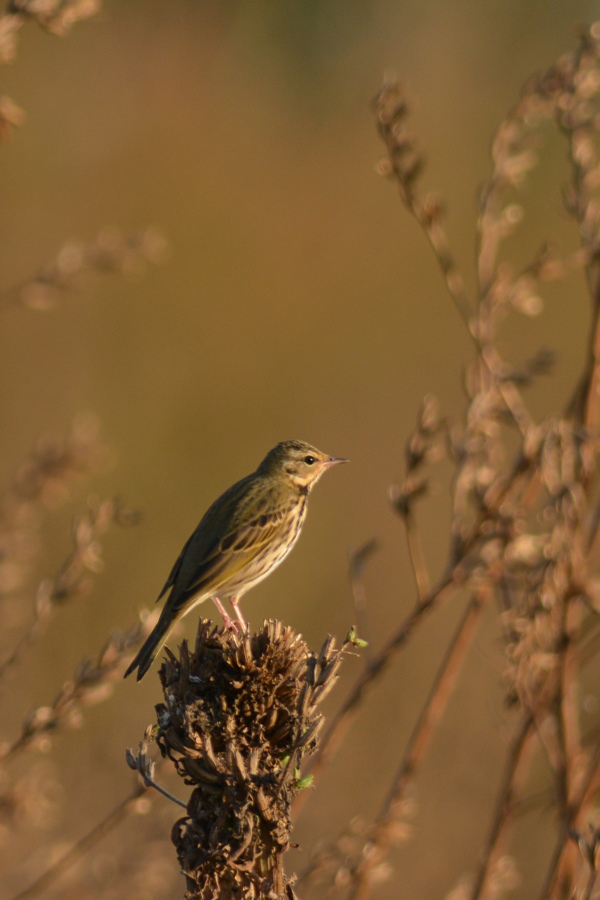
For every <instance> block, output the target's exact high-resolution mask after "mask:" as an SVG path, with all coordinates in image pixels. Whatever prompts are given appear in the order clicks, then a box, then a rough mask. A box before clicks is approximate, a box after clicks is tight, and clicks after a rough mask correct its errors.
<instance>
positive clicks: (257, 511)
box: [161, 486, 289, 613]
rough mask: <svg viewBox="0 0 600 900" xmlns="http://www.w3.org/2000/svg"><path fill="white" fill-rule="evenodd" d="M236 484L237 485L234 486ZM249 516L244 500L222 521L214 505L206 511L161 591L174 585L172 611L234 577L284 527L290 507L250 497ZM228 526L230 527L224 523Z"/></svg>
mask: <svg viewBox="0 0 600 900" xmlns="http://www.w3.org/2000/svg"><path fill="white" fill-rule="evenodd" d="M236 487H237V486H236ZM251 502H252V518H251V519H250V520H248V517H247V515H245V511H244V504H243V501H242V502H241V504H240V508H239V509H238V510H236V512H237V513H238V514H237V515H235V516H233V517H231V518H230V519H229V520H228V522H227V523H226V524H225V523H222V527H221V528H220V529H219V528H218V527H215V526H218V524H219V523H218V522H217V521H215V520H216V518H217V515H218V509H217V510H216V513H213V508H212V507H211V509H210V510H209V511H208V512H207V513H206V515H205V517H204V519H203V520H202V521H201V522H200V525H199V526H198V528H197V529H196V531H195V532H194V533H193V534H192V536H191V537H190V539H189V540H188V542H187V544H186V545H185V547H184V548H183V550H182V551H181V553H180V555H179V558H178V559H177V562H176V563H175V565H174V567H173V570H172V572H171V574H170V575H169V578H168V579H167V583H166V584H165V587H164V588H163V591H162V593H161V596H162V594H164V593H165V591H166V590H168V588H169V587H172V588H173V591H172V593H171V596H170V597H169V599H168V601H167V603H168V604H169V606H170V608H171V610H172V611H173V613H177V612H178V611H179V610H180V609H182V608H183V607H184V606H185V605H186V604H187V603H188V601H189V600H190V599H191V598H192V597H195V596H197V595H198V594H201V593H203V592H206V593H208V592H214V593H215V594H216V595H218V592H219V588H220V587H221V586H223V585H225V584H227V582H229V581H230V580H231V579H233V578H234V577H235V576H236V575H237V574H238V573H239V572H240V571H241V570H242V569H243V568H245V567H246V566H247V565H249V564H250V563H251V562H252V561H253V560H254V559H256V557H257V556H259V555H260V554H261V553H262V552H263V551H264V550H266V548H267V547H268V546H269V544H270V543H271V541H273V540H275V539H276V537H277V534H278V532H280V530H281V529H282V528H285V527H287V518H288V515H289V510H288V509H285V508H282V506H281V504H273V503H272V502H270V498H269V497H265V498H264V499H263V501H262V502H260V503H258V504H257V503H256V498H252V500H251ZM227 526H229V527H227Z"/></svg>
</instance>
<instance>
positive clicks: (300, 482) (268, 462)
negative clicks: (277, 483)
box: [258, 441, 348, 493]
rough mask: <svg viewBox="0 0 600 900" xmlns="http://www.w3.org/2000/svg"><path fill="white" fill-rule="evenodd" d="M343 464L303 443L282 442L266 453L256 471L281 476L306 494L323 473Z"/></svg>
mask: <svg viewBox="0 0 600 900" xmlns="http://www.w3.org/2000/svg"><path fill="white" fill-rule="evenodd" d="M344 462H348V460H347V459H342V458H341V457H337V456H328V455H327V453H323V452H322V451H321V450H317V448H316V447H312V446H311V445H310V444H305V443H304V441H282V442H281V443H280V444H277V446H276V447H273V449H272V450H270V451H269V453H267V455H266V456H265V458H264V459H263V461H262V462H261V464H260V466H259V467H258V471H259V472H262V473H264V474H269V475H279V476H282V477H284V478H285V479H286V480H287V481H288V482H290V483H291V484H292V485H294V487H296V488H298V490H300V491H301V492H303V493H308V491H310V489H311V488H312V486H313V484H316V483H317V481H318V480H319V478H320V477H321V475H322V474H323V472H325V471H326V470H327V469H330V468H331V467H332V466H337V465H338V464H339V463H344Z"/></svg>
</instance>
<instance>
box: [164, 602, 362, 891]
mask: <svg viewBox="0 0 600 900" xmlns="http://www.w3.org/2000/svg"><path fill="white" fill-rule="evenodd" d="M356 643H357V639H356V637H355V635H354V636H353V640H351V641H348V642H346V643H345V644H344V645H343V647H342V648H341V649H336V648H335V644H334V641H333V640H332V639H331V638H328V639H327V640H326V641H325V644H324V645H323V648H322V650H321V651H320V653H319V654H318V655H317V654H314V653H312V652H311V651H310V650H309V648H308V646H307V645H306V643H305V642H304V641H303V639H302V638H301V636H300V635H299V634H296V633H295V632H294V631H293V630H292V629H291V628H286V627H284V626H283V625H282V624H281V623H280V622H277V621H275V620H268V621H266V622H265V623H264V625H263V626H262V628H260V629H259V630H258V631H257V632H256V633H255V634H252V635H247V634H243V633H235V632H232V631H231V630H221V631H217V630H216V629H215V628H213V626H212V625H211V623H210V622H209V621H208V620H202V619H201V620H200V623H199V626H198V636H197V640H196V648H195V650H194V652H193V653H189V651H188V648H187V645H186V643H185V642H184V643H183V644H182V646H181V655H180V659H176V657H175V656H173V654H171V653H170V652H168V651H167V652H168V658H167V660H166V661H165V662H164V663H163V665H162V667H161V670H160V678H161V681H162V685H163V689H164V696H165V703H164V704H159V705H158V706H157V707H156V712H157V720H158V729H157V734H156V739H157V743H158V745H159V747H160V749H161V752H162V754H163V756H167V757H169V759H171V760H172V761H173V762H174V763H175V767H176V769H177V772H178V773H179V775H180V776H181V777H182V778H183V779H184V780H185V782H186V783H187V784H191V785H193V786H194V790H193V792H192V795H191V797H190V800H189V803H188V806H187V815H186V816H184V817H183V818H181V819H179V821H177V822H176V823H175V825H174V827H173V832H172V838H173V843H174V844H175V846H176V848H177V855H178V858H179V862H180V864H181V868H182V870H183V872H184V874H185V876H186V880H187V891H188V892H187V894H186V896H187V897H189V898H198V900H200V898H202V900H217V898H219V900H223V898H240V900H241V898H267V897H269V898H271V900H275V898H279V897H281V898H283V897H287V898H290V897H293V890H292V887H291V883H290V881H289V879H287V878H286V877H285V875H284V873H283V865H282V855H283V853H284V852H285V850H287V849H288V847H289V846H290V830H291V820H290V810H291V804H292V800H293V798H294V796H295V795H296V794H297V793H298V792H299V791H300V790H302V789H303V788H304V787H307V786H308V782H307V780H306V779H303V778H301V777H300V772H299V765H300V761H301V759H302V758H303V757H304V756H306V755H307V754H310V753H312V752H313V751H314V749H315V747H316V745H317V733H318V731H319V727H320V725H321V721H322V717H321V715H320V714H319V713H317V712H316V707H317V704H318V703H319V702H320V701H321V700H322V698H323V697H324V696H325V695H326V694H327V693H328V691H329V689H330V688H331V687H332V685H333V683H334V681H335V678H336V671H337V669H338V667H339V663H340V662H341V655H342V653H343V652H344V650H345V648H346V647H347V646H348V647H349V646H351V645H356Z"/></svg>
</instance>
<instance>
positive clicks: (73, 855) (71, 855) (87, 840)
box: [12, 783, 148, 900]
mask: <svg viewBox="0 0 600 900" xmlns="http://www.w3.org/2000/svg"><path fill="white" fill-rule="evenodd" d="M147 791H148V788H147V787H146V786H145V785H144V784H142V783H140V784H138V785H137V786H136V787H135V788H134V789H133V790H132V792H131V793H130V794H129V796H128V797H125V799H124V800H121V802H120V803H118V804H117V805H116V806H115V807H114V809H112V810H111V811H110V812H109V813H108V815H107V816H105V817H104V818H103V819H101V820H100V821H99V822H98V824H97V825H94V827H93V828H92V829H91V831H88V833H87V834H86V835H84V837H82V838H81V839H80V840H78V841H77V843H76V844H74V845H73V847H71V849H70V850H69V851H67V853H65V854H64V856H61V858H60V859H59V860H57V862H55V863H54V864H53V865H52V866H50V868H48V869H46V871H45V872H44V873H43V874H42V875H40V877H39V878H36V880H35V881H34V882H32V884H30V885H29V887H26V888H25V889H24V890H22V891H19V893H18V894H15V895H14V896H13V897H12V900H25V898H26V897H27V898H29V897H37V896H38V895H39V894H41V893H42V892H43V891H46V890H47V889H48V888H49V887H51V886H52V885H53V884H54V882H55V881H57V880H58V879H59V878H60V877H61V875H64V873H65V872H67V871H68V870H69V869H70V868H71V866H73V865H74V864H75V863H76V862H77V861H78V860H79V859H80V858H81V857H82V856H83V855H84V854H85V853H88V852H89V851H90V850H91V849H92V847H95V846H96V844H97V843H98V842H99V841H100V840H101V839H102V838H103V837H104V836H105V835H106V834H108V833H109V832H110V831H112V830H113V828H115V827H116V826H117V825H118V824H119V823H120V822H122V821H123V819H125V818H126V817H127V816H128V815H130V813H131V812H133V810H134V808H135V805H136V803H137V801H138V800H139V799H140V797H142V796H143V795H144V794H145V793H146V792H147Z"/></svg>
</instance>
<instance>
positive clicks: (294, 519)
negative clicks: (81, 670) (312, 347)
mask: <svg viewBox="0 0 600 900" xmlns="http://www.w3.org/2000/svg"><path fill="white" fill-rule="evenodd" d="M343 462H347V460H346V459H341V458H339V457H334V456H327V454H326V453H322V452H321V451H320V450H317V449H316V448H315V447H311V445H310V444H305V443H304V442H302V441H282V442H281V443H280V444H277V446H276V447H273V449H272V450H271V451H270V452H269V453H267V455H266V456H265V458H264V459H263V461H262V462H261V464H260V466H259V467H258V469H257V470H256V472H253V473H252V475H248V476H247V477H246V478H242V480H241V481H238V482H237V483H236V484H234V485H233V487H230V488H229V490H227V491H225V493H224V494H222V495H221V496H220V497H219V498H218V500H215V502H214V503H213V505H212V506H211V507H210V508H209V509H208V510H207V512H206V513H205V515H204V517H203V518H202V520H201V522H200V524H199V525H198V527H197V528H196V530H195V531H194V533H193V534H192V535H191V537H190V538H189V540H188V542H187V544H186V545H185V547H184V548H183V550H182V551H181V553H180V554H179V558H178V559H177V561H176V563H175V565H174V566H173V569H172V571H171V574H170V575H169V577H168V578H167V582H166V584H165V586H164V588H163V589H162V591H161V592H160V595H159V597H158V599H159V600H160V599H161V597H163V596H164V594H166V592H167V591H169V590H170V594H169V596H168V598H167V601H166V603H165V605H164V608H163V610H162V613H161V615H160V618H159V620H158V622H157V623H156V626H155V627H154V630H153V631H152V633H151V634H150V635H149V636H148V638H147V639H146V642H145V643H144V645H143V646H142V648H141V649H140V651H139V653H138V654H137V656H136V657H135V659H134V660H133V662H132V663H131V665H130V666H129V668H128V669H127V671H126V672H125V677H127V676H128V675H129V674H131V672H133V671H134V669H137V670H138V673H137V680H138V681H139V680H140V679H141V678H143V676H144V675H145V673H146V672H147V671H148V669H149V668H150V666H151V665H152V661H153V659H154V658H155V656H156V654H157V653H158V651H159V650H160V648H161V646H162V645H163V643H164V642H165V640H166V639H167V636H168V634H169V632H170V630H171V628H172V627H173V625H174V624H175V622H176V621H177V620H178V619H180V618H181V617H182V616H184V615H186V613H188V612H189V611H190V610H191V609H193V607H194V606H197V605H198V604H199V603H203V602H204V601H205V600H208V599H209V598H212V599H213V601H214V603H215V604H216V606H217V609H218V610H219V612H220V613H221V615H222V616H223V620H224V622H225V625H229V626H231V627H238V623H239V626H240V627H242V628H247V625H246V622H245V621H244V618H243V616H242V613H241V611H240V608H239V605H238V602H239V600H240V598H241V597H242V596H243V594H245V593H246V591H249V590H250V588H252V587H254V585H255V584H258V583H259V581H262V580H263V578H266V577H267V575H269V573H270V572H272V571H273V569H275V568H276V567H277V566H278V565H279V564H280V563H282V562H283V560H284V559H285V557H286V556H287V555H288V553H289V552H290V550H291V549H292V547H293V546H294V544H295V543H296V541H297V540H298V537H299V536H300V532H301V530H302V525H303V524H304V519H305V517H306V504H307V500H308V495H309V493H310V490H311V488H312V487H313V485H314V484H316V483H317V481H318V480H319V478H320V477H321V475H322V474H323V472H325V471H326V469H329V468H331V466H335V465H338V463H343ZM225 599H227V600H229V601H230V602H231V606H232V608H233V611H234V613H235V615H236V616H237V621H232V620H231V619H230V618H229V616H228V615H227V612H226V611H225V609H224V607H223V604H222V602H221V601H222V600H225Z"/></svg>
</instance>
